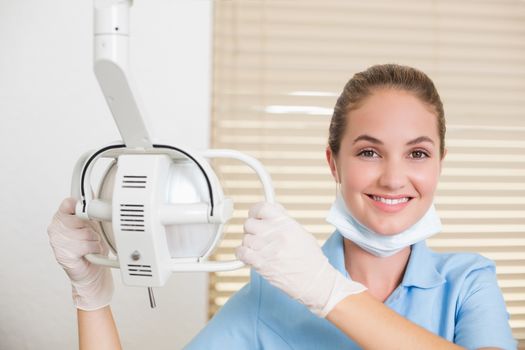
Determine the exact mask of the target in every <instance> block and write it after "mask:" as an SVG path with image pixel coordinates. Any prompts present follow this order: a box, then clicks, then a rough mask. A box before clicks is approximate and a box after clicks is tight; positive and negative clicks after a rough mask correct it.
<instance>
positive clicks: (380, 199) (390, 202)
mask: <svg viewBox="0 0 525 350" xmlns="http://www.w3.org/2000/svg"><path fill="white" fill-rule="evenodd" d="M372 198H373V199H374V200H375V201H377V202H381V203H385V204H388V205H396V204H400V203H406V202H408V197H405V198H399V199H387V198H383V197H378V196H374V195H372Z"/></svg>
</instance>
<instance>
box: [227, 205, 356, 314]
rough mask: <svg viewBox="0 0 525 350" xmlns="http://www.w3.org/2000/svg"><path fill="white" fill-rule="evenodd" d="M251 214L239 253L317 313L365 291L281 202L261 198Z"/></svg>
mask: <svg viewBox="0 0 525 350" xmlns="http://www.w3.org/2000/svg"><path fill="white" fill-rule="evenodd" d="M248 216H249V218H248V219H247V220H246V222H245V224H244V232H245V235H244V238H243V241H242V245H241V246H240V247H238V248H237V250H236V254H237V257H238V258H239V259H240V260H242V261H243V262H245V263H246V264H249V265H251V266H252V267H253V268H254V269H255V270H256V271H257V272H258V273H259V274H260V275H261V276H263V277H264V278H265V279H266V280H268V281H269V282H270V283H271V284H272V285H274V286H276V287H277V288H280V289H282V290H283V291H284V292H286V293H287V294H288V295H289V296H290V297H292V298H293V299H296V300H298V301H300V302H301V303H303V304H304V305H306V306H307V307H308V308H309V309H310V310H311V311H312V312H313V313H315V314H317V315H318V316H320V317H325V316H326V315H327V314H328V313H329V312H330V311H331V310H332V309H333V307H334V306H335V305H336V304H337V303H339V302H340V301H341V300H343V299H344V298H346V297H347V296H348V295H351V294H356V293H361V292H363V291H365V290H366V287H365V286H363V285H362V284H360V283H357V282H354V281H352V280H349V279H346V278H345V277H344V276H343V275H342V274H341V273H340V272H339V271H337V270H336V269H335V268H334V267H333V266H332V265H331V264H330V262H329V261H328V258H327V257H326V256H325V255H324V254H323V252H322V250H321V248H320V247H319V245H318V244H317V241H316V240H315V238H314V237H313V236H312V235H311V234H310V233H308V232H306V231H305V230H304V228H303V227H302V226H301V225H300V224H299V223H298V222H297V221H295V220H294V219H292V218H290V217H289V216H288V215H287V214H286V211H285V209H284V208H283V207H282V206H281V205H279V204H270V203H266V202H263V203H258V204H256V205H255V206H253V207H252V208H251V209H250V212H249V214H248Z"/></svg>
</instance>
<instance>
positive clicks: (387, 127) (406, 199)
mask: <svg viewBox="0 0 525 350" xmlns="http://www.w3.org/2000/svg"><path fill="white" fill-rule="evenodd" d="M347 118H348V119H347V126H346V130H345V133H344V136H343V138H342V140H341V148H340V151H339V154H338V155H337V157H336V158H334V156H333V154H332V153H331V151H330V149H329V148H328V149H327V152H326V153H327V159H328V162H329V164H330V168H331V170H332V174H333V176H334V178H335V179H336V181H338V182H340V183H341V192H342V193H343V197H344V199H345V203H346V206H347V208H348V209H349V210H350V211H351V212H352V214H353V216H354V217H355V218H356V219H357V220H358V221H359V222H360V223H362V224H363V225H365V226H367V227H368V228H369V229H371V230H373V231H375V232H377V233H380V234H384V235H392V234H396V233H399V232H402V231H403V230H405V229H407V228H409V227H410V226H412V225H413V224H414V223H416V222H417V221H418V220H419V219H421V218H422V217H423V215H424V214H425V213H426V211H427V210H428V208H429V207H430V205H431V204H432V201H433V197H434V192H435V190H436V186H437V182H438V178H439V175H440V172H441V163H442V158H441V156H440V154H439V146H440V141H439V134H438V127H437V116H436V115H435V113H433V112H432V110H431V109H429V107H427V105H426V104H425V103H423V102H421V101H420V100H419V99H418V98H417V97H415V96H414V95H413V94H411V93H409V92H406V91H399V90H392V89H382V90H377V91H376V92H374V93H373V94H372V95H371V96H370V97H368V98H367V99H366V100H365V101H364V103H363V104H362V105H361V106H360V107H359V108H358V109H355V110H353V111H351V112H350V113H349V115H347ZM443 156H444V155H443Z"/></svg>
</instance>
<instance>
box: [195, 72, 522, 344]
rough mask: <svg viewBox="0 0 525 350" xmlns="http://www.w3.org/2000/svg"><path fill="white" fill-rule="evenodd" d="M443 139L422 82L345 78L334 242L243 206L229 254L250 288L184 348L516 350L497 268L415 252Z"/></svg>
mask: <svg viewBox="0 0 525 350" xmlns="http://www.w3.org/2000/svg"><path fill="white" fill-rule="evenodd" d="M354 86H359V89H357V91H356V89H353V88H352V87H354ZM444 133H445V126H444V112H443V108H442V105H441V100H440V98H439V95H438V93H437V91H436V90H435V88H434V85H433V83H432V81H431V80H430V79H429V78H428V77H427V76H426V75H425V74H424V73H423V72H421V71H418V70H416V69H414V68H411V67H407V66H400V65H394V64H386V65H379V66H372V67H370V68H369V69H367V70H366V71H363V72H360V73H357V74H356V75H354V77H353V78H352V79H351V80H350V81H349V82H348V83H347V84H346V86H345V88H344V90H343V93H342V94H341V97H340V98H339V99H338V101H337V104H336V108H335V109H334V115H333V116H332V122H331V126H330V137H329V146H328V148H327V149H326V157H327V160H328V164H329V166H330V169H331V171H332V176H333V178H334V180H335V181H336V183H337V184H338V186H339V189H340V190H339V191H338V192H339V193H338V196H337V199H336V201H335V203H334V205H333V206H332V209H331V210H330V214H329V216H328V218H327V220H328V221H329V222H330V223H332V224H333V225H334V226H335V227H336V229H337V230H336V232H334V233H333V234H332V236H331V237H330V238H329V239H328V241H327V242H326V243H325V245H324V247H323V250H322V251H321V249H320V247H319V246H318V245H317V243H316V242H315V239H313V236H312V235H311V234H310V233H309V232H307V231H306V230H305V229H304V228H303V227H302V226H301V225H300V224H299V223H298V222H297V221H295V220H294V219H292V218H291V217H290V216H289V215H288V214H287V212H286V210H285V209H284V208H283V207H282V206H280V205H276V204H269V203H261V204H259V205H256V206H254V207H252V208H251V209H250V211H249V218H248V220H246V222H245V223H244V232H245V235H244V238H243V242H242V246H241V247H239V248H238V249H237V256H238V257H239V259H241V260H243V261H244V262H245V263H247V264H249V265H251V266H252V267H253V269H254V271H252V274H251V278H250V283H249V284H248V285H246V286H245V287H244V288H242V289H241V290H240V291H239V292H238V293H237V294H235V295H234V296H233V297H232V298H231V299H230V300H229V301H228V302H227V303H226V304H225V305H224V307H223V308H222V309H221V310H220V311H219V312H218V313H217V314H216V315H215V317H214V318H213V319H212V320H211V321H210V323H209V324H208V325H207V326H206V328H205V329H204V330H203V331H202V332H201V333H200V334H199V335H198V336H197V337H196V338H195V339H194V340H193V342H192V343H190V345H189V346H188V349H200V348H204V347H206V348H209V347H210V343H215V344H221V346H224V344H227V347H229V348H250V346H253V345H254V344H257V347H260V348H264V349H293V348H299V349H310V348H311V349H335V348H347V349H359V348H366V349H398V348H402V349H457V348H459V347H464V348H468V349H480V348H487V347H495V348H500V349H509V350H510V349H514V348H515V347H516V343H515V341H514V339H513V337H512V333H511V329H510V326H509V323H508V313H507V311H506V307H505V303H504V300H503V296H502V294H501V291H500V289H499V287H498V284H497V279H496V273H495V267H494V263H493V262H492V261H490V260H488V259H486V258H483V257H482V256H480V255H477V254H468V253H456V254H439V253H435V252H433V251H431V250H430V249H429V248H427V246H426V244H425V239H426V238H428V237H429V236H432V235H434V234H436V233H438V232H440V231H441V223H440V220H439V217H438V215H437V213H436V211H435V209H434V206H433V200H434V193H435V191H436V188H437V183H438V178H439V175H440V173H441V169H442V162H443V159H444V157H445V155H446V150H445V148H444V145H443V143H444V141H443V140H444V136H445V135H444ZM365 289H366V291H365ZM282 292H284V293H285V294H283V293H282ZM308 310H309V311H311V312H308ZM316 315H317V316H320V317H316ZM371 329H374V333H375V334H380V335H381V336H379V337H370V330H371ZM313 339H315V341H313Z"/></svg>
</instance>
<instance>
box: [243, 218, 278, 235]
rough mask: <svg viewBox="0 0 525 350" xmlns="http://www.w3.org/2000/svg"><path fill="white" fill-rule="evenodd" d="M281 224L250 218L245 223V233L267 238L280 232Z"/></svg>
mask: <svg viewBox="0 0 525 350" xmlns="http://www.w3.org/2000/svg"><path fill="white" fill-rule="evenodd" d="M279 227H280V224H279V223H278V222H275V220H261V219H254V218H248V219H246V221H245V222H244V226H243V228H244V233H246V234H251V235H255V236H260V237H262V236H267V235H269V234H271V233H272V232H274V231H276V230H278V229H279Z"/></svg>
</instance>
